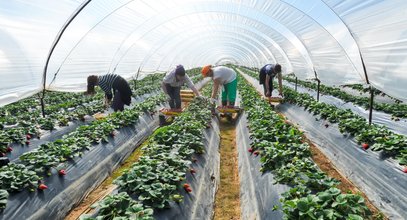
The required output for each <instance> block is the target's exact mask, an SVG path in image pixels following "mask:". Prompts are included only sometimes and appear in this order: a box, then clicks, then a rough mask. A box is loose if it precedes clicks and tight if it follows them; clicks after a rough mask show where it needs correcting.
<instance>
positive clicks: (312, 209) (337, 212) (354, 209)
mask: <svg viewBox="0 0 407 220" xmlns="http://www.w3.org/2000/svg"><path fill="white" fill-rule="evenodd" d="M283 211H284V213H285V214H286V215H285V216H284V219H365V216H367V215H369V214H370V211H369V209H368V208H367V206H366V205H365V203H364V199H363V197H362V196H360V195H354V194H341V191H340V190H339V189H337V188H330V189H328V190H326V191H322V192H319V193H317V194H316V195H313V194H310V195H308V196H306V197H301V198H298V199H292V200H289V201H286V202H284V205H283Z"/></svg>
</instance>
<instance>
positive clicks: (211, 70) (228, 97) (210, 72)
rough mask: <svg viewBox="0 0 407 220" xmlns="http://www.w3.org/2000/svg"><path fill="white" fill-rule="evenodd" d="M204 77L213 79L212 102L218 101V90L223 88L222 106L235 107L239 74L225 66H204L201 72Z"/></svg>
mask: <svg viewBox="0 0 407 220" xmlns="http://www.w3.org/2000/svg"><path fill="white" fill-rule="evenodd" d="M201 73H202V75H203V77H211V78H212V80H213V82H214V84H213V89H212V96H211V99H212V100H216V98H217V95H218V90H219V88H220V87H221V88H222V106H231V107H232V106H234V105H235V101H236V90H237V74H236V72H235V71H234V70H233V69H231V68H228V67H225V66H218V67H212V66H211V65H207V66H204V67H203V68H202V71H201Z"/></svg>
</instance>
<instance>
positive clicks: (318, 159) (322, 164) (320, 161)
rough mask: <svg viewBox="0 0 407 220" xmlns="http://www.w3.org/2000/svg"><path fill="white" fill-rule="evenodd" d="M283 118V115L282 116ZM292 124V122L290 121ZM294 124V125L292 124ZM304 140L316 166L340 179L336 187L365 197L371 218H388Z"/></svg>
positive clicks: (314, 146) (316, 148) (310, 143)
mask: <svg viewBox="0 0 407 220" xmlns="http://www.w3.org/2000/svg"><path fill="white" fill-rule="evenodd" d="M279 114H280V115H281V116H283V117H284V115H282V114H281V113H279ZM284 118H285V117H284ZM290 124H291V125H293V124H292V123H290ZM293 126H295V125H293ZM303 140H304V142H307V143H308V144H309V146H310V150H311V154H312V159H313V161H314V162H315V163H316V164H317V165H318V167H319V168H320V169H321V170H322V171H323V172H324V173H326V174H327V175H328V176H330V177H332V178H334V179H337V180H339V181H340V184H339V185H338V189H340V190H341V191H342V192H344V193H347V192H352V193H357V194H360V195H361V196H363V198H364V199H365V203H366V206H367V207H368V208H369V209H370V211H371V212H372V213H373V214H372V216H373V217H372V219H388V218H386V217H385V216H384V214H383V213H381V212H380V211H379V209H377V208H376V207H375V206H374V205H373V204H372V202H370V200H369V199H368V198H367V196H366V195H365V194H364V193H363V192H361V191H360V190H359V189H358V188H357V187H356V186H355V185H354V184H353V183H352V182H351V181H350V180H348V179H347V178H346V177H345V176H344V175H342V174H341V173H340V172H339V171H338V170H337V168H336V167H335V165H334V164H332V162H331V161H330V160H329V159H328V158H327V157H326V156H325V154H323V153H322V152H321V151H320V150H319V148H318V147H317V146H316V145H315V144H314V143H313V142H312V141H311V140H309V139H308V138H307V137H305V136H303Z"/></svg>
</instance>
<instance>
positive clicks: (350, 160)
mask: <svg viewBox="0 0 407 220" xmlns="http://www.w3.org/2000/svg"><path fill="white" fill-rule="evenodd" d="M242 75H243V74H242ZM243 76H244V77H245V78H246V79H248V80H249V82H250V83H252V84H253V83H256V80H255V79H253V77H250V76H248V75H246V74H244V75H243ZM253 85H255V87H256V89H257V90H258V91H262V90H261V89H262V88H261V87H259V86H257V85H258V83H257V85H256V84H253ZM321 101H324V100H321ZM277 110H278V111H280V112H281V113H283V114H284V115H285V116H286V117H287V118H288V119H289V120H290V121H292V122H295V123H296V124H297V127H298V128H300V129H301V130H302V131H303V132H304V134H305V136H306V137H307V138H308V139H310V140H311V141H312V142H313V143H314V144H315V145H316V146H317V147H318V148H319V149H320V150H321V151H322V152H323V153H324V154H325V155H326V156H327V157H328V159H329V160H330V161H331V162H332V163H333V164H334V165H335V167H336V168H337V169H338V170H339V171H340V172H341V173H342V174H343V175H344V176H345V177H346V178H348V179H349V180H350V181H351V182H352V183H354V184H355V185H356V186H357V187H358V188H359V189H360V190H361V191H362V192H364V193H365V194H366V196H367V197H368V198H369V200H370V201H371V202H372V203H373V204H374V205H375V206H376V207H377V208H379V209H380V210H381V211H382V212H383V213H384V214H385V215H386V216H387V217H389V218H390V219H406V218H407V187H406V186H407V175H406V174H405V173H403V172H402V171H401V167H400V166H399V165H398V163H397V162H396V161H394V160H393V159H391V158H383V157H382V156H381V154H380V153H377V152H373V151H371V150H368V151H365V150H363V149H362V148H361V147H359V146H358V144H357V143H356V142H355V140H354V138H353V137H351V136H349V135H346V136H344V135H343V134H341V133H340V132H339V128H338V127H337V125H335V124H331V125H330V126H329V127H328V128H326V127H325V124H326V123H327V122H325V121H324V120H319V119H318V118H317V117H316V116H315V115H313V114H311V113H309V112H308V111H305V110H304V108H302V107H298V106H296V105H291V104H288V103H284V104H280V105H279V106H278V108H277Z"/></svg>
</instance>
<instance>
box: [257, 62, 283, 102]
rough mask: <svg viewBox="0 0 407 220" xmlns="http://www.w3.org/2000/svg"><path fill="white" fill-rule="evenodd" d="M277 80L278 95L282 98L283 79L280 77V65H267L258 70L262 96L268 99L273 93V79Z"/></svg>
mask: <svg viewBox="0 0 407 220" xmlns="http://www.w3.org/2000/svg"><path fill="white" fill-rule="evenodd" d="M275 76H277V78H278V86H279V90H278V91H279V93H278V94H279V95H280V96H283V77H282V75H281V65H280V64H278V63H277V64H276V65H273V64H267V65H265V66H263V67H262V68H261V69H260V73H259V82H260V85H263V88H264V95H265V96H266V97H270V96H271V94H272V92H273V80H274V77H275Z"/></svg>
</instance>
